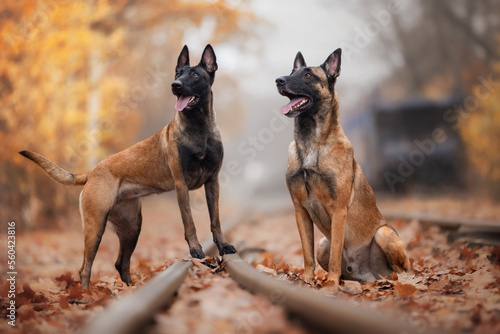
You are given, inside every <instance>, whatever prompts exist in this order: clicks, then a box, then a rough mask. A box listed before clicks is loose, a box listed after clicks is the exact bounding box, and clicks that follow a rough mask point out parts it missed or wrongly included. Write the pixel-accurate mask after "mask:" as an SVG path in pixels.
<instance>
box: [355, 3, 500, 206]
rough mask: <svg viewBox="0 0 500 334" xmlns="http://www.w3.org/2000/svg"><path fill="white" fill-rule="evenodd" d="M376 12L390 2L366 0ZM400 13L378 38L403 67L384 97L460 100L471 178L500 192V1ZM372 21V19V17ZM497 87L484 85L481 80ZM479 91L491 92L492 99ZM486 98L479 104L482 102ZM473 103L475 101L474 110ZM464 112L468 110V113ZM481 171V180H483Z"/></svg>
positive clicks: (416, 6) (417, 7) (411, 7)
mask: <svg viewBox="0 0 500 334" xmlns="http://www.w3.org/2000/svg"><path fill="white" fill-rule="evenodd" d="M363 3H364V5H366V6H369V8H371V11H368V15H374V14H373V13H376V12H377V11H380V10H381V9H382V10H384V9H385V10H386V9H387V8H388V6H389V5H388V3H387V2H386V1H364V2H363ZM399 5H400V7H401V12H400V13H399V14H392V15H390V17H389V19H388V20H389V22H390V24H388V25H387V26H388V27H391V28H387V29H382V30H381V31H382V33H381V34H380V37H381V39H382V41H383V42H382V43H381V45H382V46H383V47H382V48H379V52H383V53H384V54H385V56H386V57H387V58H388V59H389V61H391V62H392V63H394V64H397V65H396V67H395V69H394V71H393V73H392V74H391V76H390V77H388V78H387V79H386V80H385V81H384V82H383V84H382V85H380V86H381V94H382V95H383V98H385V99H388V100H399V99H404V98H407V97H408V96H416V97H423V98H426V99H434V100H444V99H445V98H447V97H450V96H454V97H455V99H456V98H459V99H461V101H460V103H458V104H457V105H456V108H455V109H456V110H454V115H455V116H453V117H456V115H460V117H459V118H460V121H461V122H460V129H458V128H457V127H456V124H455V122H452V123H453V124H450V127H452V128H453V130H460V134H461V136H462V139H463V141H464V144H465V146H466V147H467V151H466V158H467V160H468V162H470V167H472V173H464V176H465V175H471V177H470V180H468V181H469V183H471V186H474V185H480V186H481V187H484V186H485V185H486V187H487V188H489V189H490V190H492V192H491V193H496V196H497V197H500V190H499V189H500V183H499V182H500V147H499V145H500V137H499V134H500V109H499V107H500V105H499V99H500V88H499V87H498V84H497V82H498V80H499V77H500V70H499V64H500V63H499V53H498V52H497V48H498V41H499V40H498V38H497V37H498V32H499V31H500V2H499V1H490V0H479V1H475V0H440V1H433V0H422V1H418V2H409V1H402V2H399ZM367 18H369V19H371V20H373V17H371V16H370V17H367ZM492 75H493V81H494V82H496V83H493V84H491V85H490V86H492V87H481V86H483V85H484V83H483V81H491V80H490V78H491V77H492ZM478 89H481V90H482V91H484V90H485V89H489V90H491V94H489V95H488V96H487V98H485V99H482V97H481V98H480V97H478V96H477V94H476V92H477V90H478ZM479 100H480V101H479ZM471 101H473V102H477V101H479V102H478V103H477V105H476V103H473V104H474V105H473V106H472V107H471V105H470V104H471V103H470V102H471ZM464 109H465V110H466V112H465V113H464V112H462V110H464ZM477 176H479V177H480V178H481V179H482V182H479V183H478V182H477V180H478V178H477Z"/></svg>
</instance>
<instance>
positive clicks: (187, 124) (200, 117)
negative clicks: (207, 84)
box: [175, 91, 215, 134]
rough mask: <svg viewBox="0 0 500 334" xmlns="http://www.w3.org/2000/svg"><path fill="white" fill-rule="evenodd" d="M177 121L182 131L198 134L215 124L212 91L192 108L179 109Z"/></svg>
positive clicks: (176, 116)
mask: <svg viewBox="0 0 500 334" xmlns="http://www.w3.org/2000/svg"><path fill="white" fill-rule="evenodd" d="M175 123H176V125H177V127H178V128H179V130H180V131H181V132H193V133H197V134H202V133H204V132H206V131H207V130H209V129H211V128H212V127H213V126H215V112H214V110H213V94H212V92H211V91H210V94H208V95H207V96H206V97H205V98H204V99H203V100H200V102H198V104H196V105H195V106H194V107H193V108H192V109H190V110H187V111H177V113H176V115H175Z"/></svg>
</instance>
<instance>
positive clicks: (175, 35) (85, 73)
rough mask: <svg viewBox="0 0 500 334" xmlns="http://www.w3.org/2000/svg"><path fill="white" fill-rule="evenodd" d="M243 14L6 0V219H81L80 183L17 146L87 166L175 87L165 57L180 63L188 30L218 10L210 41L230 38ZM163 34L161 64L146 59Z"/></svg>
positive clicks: (130, 3) (2, 89)
mask: <svg viewBox="0 0 500 334" xmlns="http://www.w3.org/2000/svg"><path fill="white" fill-rule="evenodd" d="M243 17H245V14H244V13H243V12H242V11H240V10H238V9H237V8H233V7H230V6H227V5H226V4H225V2H223V1H220V0H216V1H209V2H206V1H182V0H169V1H168V2H165V1H159V0H147V1H137V0H93V1H92V0H89V1H68V0H45V1H29V0H23V1H19V0H4V1H2V2H1V3H0V50H2V51H1V52H0V141H1V142H2V144H3V145H1V146H0V184H1V189H2V191H1V193H0V205H1V206H2V210H1V211H0V220H1V221H3V222H6V221H10V220H16V221H17V222H18V223H19V224H23V225H24V226H27V227H30V226H31V227H33V226H34V227H41V226H54V225H60V226H63V225H66V223H65V222H61V220H62V219H61V218H62V217H68V215H69V214H70V215H71V218H72V219H76V217H75V214H76V213H77V210H76V205H77V202H78V200H77V198H78V194H79V191H80V189H77V188H71V187H64V186H61V185H58V184H56V183H55V182H54V181H52V180H50V179H49V178H48V177H47V176H45V175H43V173H41V172H40V170H36V171H35V169H37V168H38V167H36V166H34V164H32V163H30V162H29V161H27V160H25V159H24V158H22V157H21V156H20V155H18V154H17V152H18V151H20V150H22V149H29V150H33V151H36V152H40V153H42V154H43V155H45V156H47V157H48V158H49V159H51V160H53V161H55V162H57V163H59V164H60V165H62V166H63V167H65V168H67V169H69V170H74V171H77V172H78V171H79V172H81V171H85V170H88V168H89V167H91V166H93V165H94V164H95V163H96V162H97V161H99V160H100V159H102V158H103V157H104V156H106V155H108V154H109V153H113V152H116V151H118V150H120V149H123V148H125V147H127V146H129V145H130V144H132V143H133V142H135V141H136V139H137V138H136V135H137V133H138V131H139V126H140V124H141V122H142V121H143V119H144V115H147V114H144V113H142V110H145V109H149V108H152V107H158V105H143V104H141V103H142V102H144V101H145V100H146V99H145V96H147V95H148V94H152V90H153V89H154V88H157V87H158V86H160V85H163V86H162V87H163V88H168V85H169V83H170V81H171V79H172V77H173V76H172V75H169V73H171V69H170V68H169V69H168V71H167V70H166V67H165V66H164V65H165V64H170V65H173V64H174V59H176V57H177V55H178V52H179V50H180V48H181V47H182V45H181V42H182V41H183V39H184V35H185V31H186V30H188V29H197V28H198V29H199V28H200V27H201V26H202V25H203V24H204V22H205V21H206V20H207V18H209V20H210V22H211V32H210V34H209V36H208V38H210V42H212V43H217V42H221V41H227V40H228V39H230V38H233V36H235V35H238V34H242V33H243V29H242V27H241V24H240V23H241V22H240V21H239V20H240V19H241V18H243ZM160 32H161V33H160ZM155 39H156V40H161V43H156V44H161V48H159V49H161V50H162V51H163V53H161V56H159V57H157V58H158V59H156V60H155V64H156V65H155V66H153V65H147V64H144V62H140V61H138V60H140V59H142V58H145V54H144V53H145V52H148V51H150V49H151V46H150V45H151V44H154V41H155ZM144 41H147V43H146V42H144ZM151 41H153V43H152V42H151ZM156 54H159V52H158V50H157V51H156ZM137 64H140V65H141V66H137ZM158 64H161V65H162V66H160V65H158ZM159 95H162V96H165V95H168V96H170V95H171V94H169V92H168V91H166V92H162V93H161V94H159ZM160 101H161V102H162V103H165V100H164V99H160ZM166 122H167V119H166V118H165V117H164V118H163V121H162V122H161V125H162V126H163V125H165V124H166ZM150 134H152V133H150Z"/></svg>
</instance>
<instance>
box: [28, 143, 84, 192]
mask: <svg viewBox="0 0 500 334" xmlns="http://www.w3.org/2000/svg"><path fill="white" fill-rule="evenodd" d="M19 154H21V155H22V156H24V157H26V158H28V159H30V160H31V161H33V162H34V163H36V164H37V165H38V166H40V167H41V168H42V169H43V171H44V172H45V173H47V175H48V176H50V177H51V178H52V179H53V180H55V181H57V182H59V183H62V184H64V185H73V186H83V185H84V184H85V183H87V173H85V174H73V173H71V172H69V171H67V170H65V169H64V168H62V167H60V166H58V165H56V164H55V163H53V162H52V161H50V160H49V159H47V158H45V157H44V156H42V155H40V154H38V153H35V152H30V151H21V152H19Z"/></svg>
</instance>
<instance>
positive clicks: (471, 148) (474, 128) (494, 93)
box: [460, 62, 500, 196]
mask: <svg viewBox="0 0 500 334" xmlns="http://www.w3.org/2000/svg"><path fill="white" fill-rule="evenodd" d="M486 77H487V76H485V77H484V78H486ZM498 77H500V62H499V63H497V64H495V65H494V66H493V73H492V78H493V79H494V80H498ZM472 92H473V94H474V95H473V96H471V97H473V98H475V99H477V101H478V102H479V104H478V108H476V109H474V110H470V112H469V113H468V114H467V115H465V116H464V117H462V119H461V121H460V133H461V135H462V137H463V140H464V142H465V146H466V149H467V157H468V159H469V161H470V163H471V165H472V167H473V168H474V170H475V171H476V173H477V175H478V176H479V177H480V178H481V179H482V180H483V181H484V184H485V185H486V187H487V188H489V190H491V191H492V193H493V194H494V195H496V196H498V195H500V85H498V83H496V84H492V85H491V86H489V87H485V86H484V83H483V82H482V83H481V84H478V85H476V86H475V87H473V89H472ZM485 92H487V94H485ZM479 93H480V94H479Z"/></svg>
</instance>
